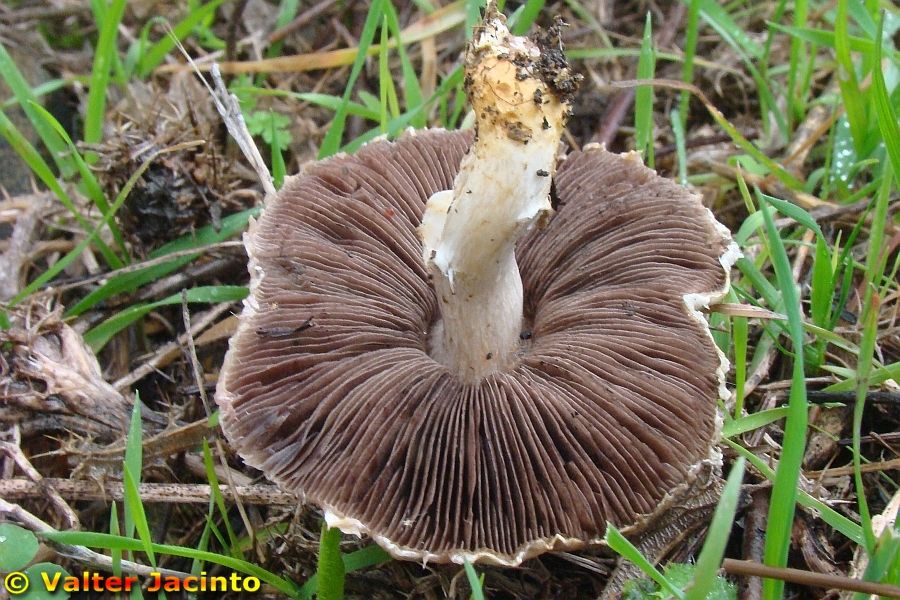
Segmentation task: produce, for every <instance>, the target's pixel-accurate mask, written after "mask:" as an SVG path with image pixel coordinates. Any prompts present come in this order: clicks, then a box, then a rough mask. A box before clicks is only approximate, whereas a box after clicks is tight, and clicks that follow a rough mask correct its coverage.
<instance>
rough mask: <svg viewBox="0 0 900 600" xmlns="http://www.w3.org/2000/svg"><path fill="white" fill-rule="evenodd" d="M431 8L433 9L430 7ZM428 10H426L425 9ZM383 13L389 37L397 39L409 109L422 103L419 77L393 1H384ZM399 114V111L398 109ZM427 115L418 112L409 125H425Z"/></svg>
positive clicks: (407, 108)
mask: <svg viewBox="0 0 900 600" xmlns="http://www.w3.org/2000/svg"><path fill="white" fill-rule="evenodd" d="M432 10H433V9H432ZM426 12H428V11H426ZM384 15H385V17H386V19H387V25H388V29H389V30H390V32H391V37H392V38H393V39H395V40H397V54H398V55H399V56H400V71H401V73H402V75H403V100H404V103H405V105H406V110H411V109H413V108H416V107H417V106H421V105H422V101H423V98H422V87H421V85H419V78H418V77H417V76H416V69H415V67H413V65H412V62H411V61H410V60H409V54H407V52H406V46H405V45H404V43H403V40H402V38H401V31H400V22H399V19H398V18H397V10H396V9H395V8H394V3H393V2H391V0H387V1H386V2H385V3H384ZM398 114H399V111H398ZM427 116H428V115H426V114H425V113H424V112H419V113H417V114H416V116H414V117H413V118H412V119H411V121H410V125H412V126H413V127H416V128H421V127H425V126H426V125H427V124H428V121H427Z"/></svg>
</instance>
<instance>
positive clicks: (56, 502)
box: [0, 442, 80, 529]
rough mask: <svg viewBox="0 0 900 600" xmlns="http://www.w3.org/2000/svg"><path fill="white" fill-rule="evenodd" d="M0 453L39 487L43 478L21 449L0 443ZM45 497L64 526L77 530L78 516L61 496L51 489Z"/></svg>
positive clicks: (6, 443)
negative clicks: (61, 518)
mask: <svg viewBox="0 0 900 600" xmlns="http://www.w3.org/2000/svg"><path fill="white" fill-rule="evenodd" d="M0 452H3V453H4V454H6V455H7V456H8V457H10V458H11V459H12V460H13V461H14V462H15V463H16V466H17V467H19V469H20V470H21V471H22V472H23V473H25V475H26V476H28V478H29V479H31V481H32V482H34V483H35V484H37V485H40V484H41V482H42V481H43V479H44V478H43V476H42V475H41V474H40V473H38V471H37V469H35V468H34V467H33V466H32V465H31V461H29V460H28V457H27V456H25V454H24V453H23V452H22V449H21V448H19V446H17V445H15V444H11V443H9V442H0ZM44 496H45V497H47V498H49V500H50V503H51V504H53V506H55V507H56V509H57V510H58V511H59V512H60V514H61V515H62V517H63V519H65V521H66V526H67V527H68V528H69V529H78V527H79V526H80V523H79V521H78V515H76V514H75V511H74V510H72V507H71V506H69V505H68V503H67V502H66V501H65V500H63V498H62V496H60V495H59V494H58V493H57V492H56V491H54V490H53V489H52V488H50V489H48V490H47V491H46V493H45V494H44ZM3 497H4V498H9V496H7V495H5V494H3Z"/></svg>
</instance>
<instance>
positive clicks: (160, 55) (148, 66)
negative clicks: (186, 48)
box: [138, 0, 225, 77]
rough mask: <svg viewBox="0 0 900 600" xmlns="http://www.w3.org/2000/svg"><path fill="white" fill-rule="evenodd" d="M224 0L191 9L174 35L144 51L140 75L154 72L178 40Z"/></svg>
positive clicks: (173, 31) (173, 32)
mask: <svg viewBox="0 0 900 600" xmlns="http://www.w3.org/2000/svg"><path fill="white" fill-rule="evenodd" d="M224 1H225V0H212V1H211V2H207V3H206V4H204V5H203V6H201V7H198V8H196V9H194V10H192V11H189V12H188V15H187V16H186V17H185V18H184V19H182V20H181V21H179V22H178V24H177V25H175V27H173V28H172V34H173V35H164V36H163V37H162V38H161V39H160V40H159V41H158V42H156V43H155V44H153V45H152V46H150V48H149V49H148V50H147V51H146V52H145V53H144V55H143V56H142V57H141V59H140V63H139V66H138V75H140V76H141V77H148V76H149V75H150V73H152V72H153V69H155V68H156V67H158V66H159V65H160V64H162V62H163V60H165V58H166V55H167V54H168V53H169V52H171V51H172V48H174V47H175V44H176V42H180V41H181V40H183V39H184V38H186V37H187V36H188V35H190V33H191V32H192V31H193V30H194V28H195V27H196V26H197V25H199V24H200V23H201V22H203V20H204V19H206V18H207V17H209V16H210V15H212V14H213V13H215V11H216V9H217V8H219V5H221V4H222V3H223V2H224ZM173 36H174V37H173Z"/></svg>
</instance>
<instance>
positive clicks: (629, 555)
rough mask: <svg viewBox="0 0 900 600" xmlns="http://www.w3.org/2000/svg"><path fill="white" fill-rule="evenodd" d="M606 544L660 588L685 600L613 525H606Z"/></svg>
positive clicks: (679, 599) (679, 591) (680, 599)
mask: <svg viewBox="0 0 900 600" xmlns="http://www.w3.org/2000/svg"><path fill="white" fill-rule="evenodd" d="M604 539H605V541H606V544H607V545H608V546H609V547H610V548H611V549H612V550H613V551H615V552H616V553H618V554H619V556H621V557H622V558H624V559H625V560H629V561H631V562H632V563H634V564H635V566H637V567H638V568H639V569H640V570H641V571H643V573H644V575H646V576H647V577H649V578H650V579H652V580H653V581H655V582H656V583H658V584H659V587H660V588H662V589H663V590H665V591H666V592H668V593H669V594H670V595H671V596H673V597H674V598H677V599H678V600H684V594H683V593H682V591H681V590H679V589H678V588H677V587H675V586H674V585H672V582H670V581H669V580H668V579H666V577H665V576H664V575H663V574H662V573H660V572H659V570H657V568H656V567H654V566H653V563H651V562H650V561H649V560H647V557H645V556H644V555H643V554H641V551H640V550H638V549H637V548H635V546H634V544H632V543H631V542H629V541H628V540H627V539H626V538H625V536H624V535H622V532H621V531H619V530H618V529H617V528H616V527H615V526H614V525H613V524H612V523H607V524H606V537H605V538H604Z"/></svg>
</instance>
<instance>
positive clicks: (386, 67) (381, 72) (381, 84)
mask: <svg viewBox="0 0 900 600" xmlns="http://www.w3.org/2000/svg"><path fill="white" fill-rule="evenodd" d="M389 2H390V0H385V4H387V3H389ZM389 52H390V50H389V48H388V26H387V17H382V22H381V44H380V45H379V47H378V92H379V95H380V97H379V103H378V114H379V117H380V122H381V129H382V130H383V131H385V132H386V131H387V125H388V117H390V118H396V117H397V116H398V115H399V114H400V106H399V104H398V102H397V90H396V88H394V79H393V77H392V76H391V68H390V64H389V63H388V53H389Z"/></svg>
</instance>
